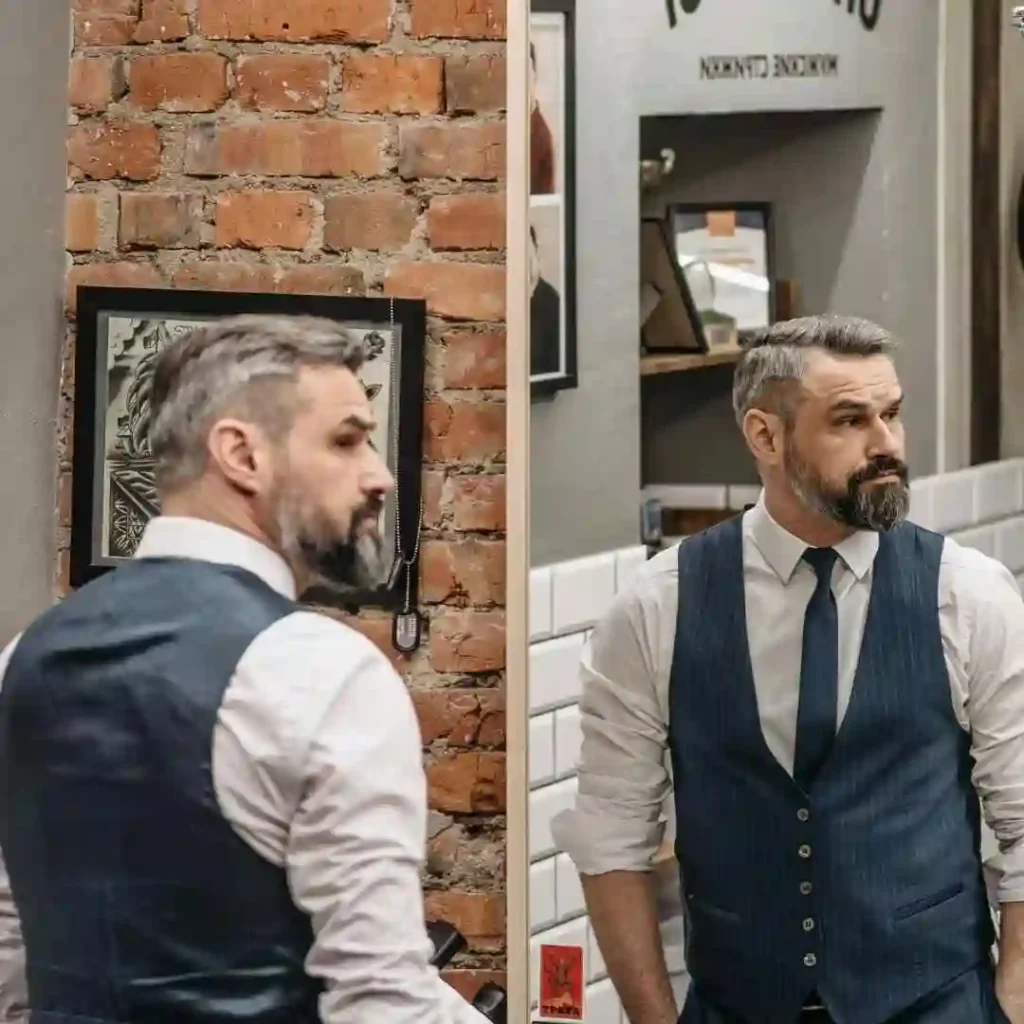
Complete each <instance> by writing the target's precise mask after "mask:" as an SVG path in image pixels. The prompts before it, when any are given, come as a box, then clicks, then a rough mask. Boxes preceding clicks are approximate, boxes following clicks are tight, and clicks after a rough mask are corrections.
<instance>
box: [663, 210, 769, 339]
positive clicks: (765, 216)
mask: <svg viewBox="0 0 1024 1024" xmlns="http://www.w3.org/2000/svg"><path fill="white" fill-rule="evenodd" d="M719 212H727V213H736V214H756V215H757V216H758V217H760V218H761V220H762V222H763V226H764V245H765V276H766V277H767V279H768V323H767V324H765V325H763V327H760V328H758V329H764V328H766V327H769V326H771V324H773V323H774V322H775V318H776V315H777V295H776V278H777V271H776V264H775V218H774V213H773V208H772V204H771V203H770V202H768V201H764V200H729V201H725V202H688V203H672V204H670V205H669V207H668V209H667V211H666V217H667V221H668V226H669V231H670V237H671V240H672V252H673V253H674V254H675V253H676V244H675V243H676V234H677V225H676V221H677V216H678V215H680V214H682V215H686V214H690V215H692V214H701V215H705V216H706V215H707V214H709V213H719ZM684 274H685V272H684ZM691 294H692V290H691ZM743 333H744V332H743V330H742V329H741V330H740V332H739V335H740V338H741V339H742V337H743Z"/></svg>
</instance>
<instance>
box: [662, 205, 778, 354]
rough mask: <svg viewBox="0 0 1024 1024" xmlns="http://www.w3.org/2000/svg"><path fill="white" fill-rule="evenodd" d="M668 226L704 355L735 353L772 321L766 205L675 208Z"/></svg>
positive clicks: (770, 232) (770, 233)
mask: <svg viewBox="0 0 1024 1024" xmlns="http://www.w3.org/2000/svg"><path fill="white" fill-rule="evenodd" d="M668 216H669V226H670V231H671V238H672V242H673V247H674V250H675V257H676V261H677V263H678V264H679V267H680V270H681V271H682V274H683V277H684V278H685V280H686V284H687V288H688V290H689V292H690V295H691V297H692V299H693V303H694V305H695V306H696V309H697V312H698V315H699V317H700V321H701V324H702V326H703V331H704V337H705V341H706V344H707V351H709V352H722V351H728V350H732V349H738V348H739V345H740V341H741V339H742V337H743V336H744V334H746V333H748V332H754V331H761V330H764V329H765V328H767V327H770V326H771V324H773V323H774V322H775V315H776V308H775V306H776V295H775V285H776V281H775V252H774V229H773V223H772V207H771V204H770V203H766V202H734V203H677V204H674V205H673V206H671V207H670V208H669V214H668Z"/></svg>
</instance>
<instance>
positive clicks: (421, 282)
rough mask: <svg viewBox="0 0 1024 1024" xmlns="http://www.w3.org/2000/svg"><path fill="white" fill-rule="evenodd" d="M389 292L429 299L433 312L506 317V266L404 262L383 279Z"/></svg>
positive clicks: (454, 316) (476, 317) (463, 316)
mask: <svg viewBox="0 0 1024 1024" xmlns="http://www.w3.org/2000/svg"><path fill="white" fill-rule="evenodd" d="M384 291H385V294H387V295H394V296H395V297H401V298H410V299H426V301H427V310H428V311H429V312H430V313H431V314H433V315H434V316H444V317H451V318H452V319H456V320H503V319H504V318H505V268H504V266H500V265H498V264H490V263H487V264H483V263H401V264H399V265H398V266H396V267H393V268H392V269H391V271H390V272H389V273H388V275H387V277H386V279H385V281H384Z"/></svg>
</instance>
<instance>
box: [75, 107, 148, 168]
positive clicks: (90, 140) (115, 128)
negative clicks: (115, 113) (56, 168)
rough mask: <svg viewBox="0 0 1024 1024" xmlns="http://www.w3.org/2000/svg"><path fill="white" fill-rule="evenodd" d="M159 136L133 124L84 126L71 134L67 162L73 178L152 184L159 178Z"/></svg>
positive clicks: (78, 126)
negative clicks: (147, 182) (119, 179)
mask: <svg viewBox="0 0 1024 1024" xmlns="http://www.w3.org/2000/svg"><path fill="white" fill-rule="evenodd" d="M160 152H161V149H160V132H159V131H158V130H157V128H156V126H155V125H152V124H142V123H138V122H132V121H106V122H104V123H102V124H81V125H76V126H74V127H72V128H71V129H70V131H69V133H68V162H69V163H70V165H71V168H70V170H71V175H72V177H74V178H77V179H81V178H92V179H94V180H96V181H103V180H107V179H110V178H128V179H130V180H133V181H152V180H153V179H154V178H156V177H158V176H159V174H160Z"/></svg>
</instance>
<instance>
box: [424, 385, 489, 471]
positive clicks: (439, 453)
mask: <svg viewBox="0 0 1024 1024" xmlns="http://www.w3.org/2000/svg"><path fill="white" fill-rule="evenodd" d="M424 416H425V426H426V437H425V439H424V451H425V454H426V456H427V458H428V459H430V460H432V461H434V462H453V461H461V462H481V461H483V460H485V459H498V458H503V457H504V455H505V406H504V403H501V402H446V401H444V400H443V399H432V400H431V401H428V402H426V403H425V406H424Z"/></svg>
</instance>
